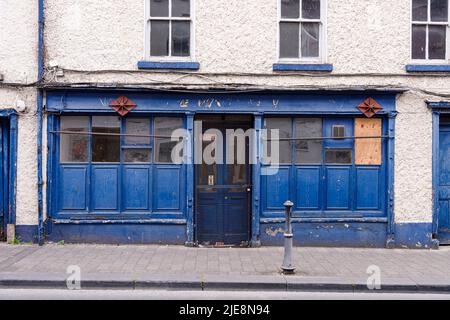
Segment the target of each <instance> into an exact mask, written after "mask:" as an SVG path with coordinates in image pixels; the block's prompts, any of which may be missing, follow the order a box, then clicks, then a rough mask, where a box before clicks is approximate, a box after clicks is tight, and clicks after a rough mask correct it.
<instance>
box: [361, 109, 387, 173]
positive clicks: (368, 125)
mask: <svg viewBox="0 0 450 320" xmlns="http://www.w3.org/2000/svg"><path fill="white" fill-rule="evenodd" d="M355 136H356V137H357V139H356V142H355V162H356V165H381V163H382V159H381V119H362V118H361V119H359V118H358V119H355ZM361 137H363V138H364V137H366V138H367V137H369V138H367V139H358V138H361ZM371 137H374V138H371Z"/></svg>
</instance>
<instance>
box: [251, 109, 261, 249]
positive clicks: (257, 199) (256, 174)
mask: <svg viewBox="0 0 450 320" xmlns="http://www.w3.org/2000/svg"><path fill="white" fill-rule="evenodd" d="M254 127H255V138H254V141H253V148H252V149H253V152H254V153H255V154H254V157H253V159H254V160H253V161H254V163H255V164H254V165H253V177H252V179H253V190H252V191H253V193H252V195H253V203H252V240H251V246H252V247H260V246H261V239H260V214H261V157H262V152H263V148H262V141H261V130H262V114H256V115H255V123H254Z"/></svg>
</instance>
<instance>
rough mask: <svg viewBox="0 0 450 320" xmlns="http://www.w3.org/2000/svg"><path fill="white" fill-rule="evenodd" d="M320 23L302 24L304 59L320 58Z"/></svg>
mask: <svg viewBox="0 0 450 320" xmlns="http://www.w3.org/2000/svg"><path fill="white" fill-rule="evenodd" d="M319 30H320V24H319V23H302V57H318V56H319V37H320V35H319Z"/></svg>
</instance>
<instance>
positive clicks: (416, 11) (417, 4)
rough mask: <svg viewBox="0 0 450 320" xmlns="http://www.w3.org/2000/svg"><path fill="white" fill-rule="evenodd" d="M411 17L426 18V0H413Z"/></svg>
mask: <svg viewBox="0 0 450 320" xmlns="http://www.w3.org/2000/svg"><path fill="white" fill-rule="evenodd" d="M412 19H413V21H427V20H428V0H413V2H412Z"/></svg>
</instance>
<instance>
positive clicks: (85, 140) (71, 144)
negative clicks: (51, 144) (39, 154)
mask: <svg viewBox="0 0 450 320" xmlns="http://www.w3.org/2000/svg"><path fill="white" fill-rule="evenodd" d="M61 131H70V132H89V118H88V117H61ZM88 148H89V136H88V135H74V134H61V135H60V158H61V162H88V161H89V149H88Z"/></svg>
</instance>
